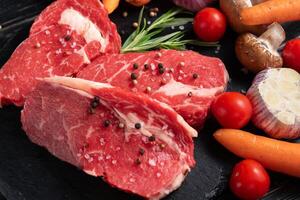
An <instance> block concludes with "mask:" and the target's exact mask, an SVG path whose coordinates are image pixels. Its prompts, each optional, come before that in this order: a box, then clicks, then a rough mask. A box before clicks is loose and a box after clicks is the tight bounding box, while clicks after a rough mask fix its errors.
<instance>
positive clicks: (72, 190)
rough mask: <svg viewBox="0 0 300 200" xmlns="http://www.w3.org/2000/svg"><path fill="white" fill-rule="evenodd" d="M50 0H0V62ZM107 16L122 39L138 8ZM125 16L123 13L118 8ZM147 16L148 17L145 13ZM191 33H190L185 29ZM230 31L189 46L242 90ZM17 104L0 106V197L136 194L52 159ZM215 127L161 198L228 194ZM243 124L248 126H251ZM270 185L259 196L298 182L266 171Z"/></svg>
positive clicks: (43, 199)
mask: <svg viewBox="0 0 300 200" xmlns="http://www.w3.org/2000/svg"><path fill="white" fill-rule="evenodd" d="M49 3H51V0H22V1H20V0H0V25H1V26H2V29H0V66H2V65H3V64H4V63H5V62H6V61H7V59H8V58H9V56H10V55H11V53H12V52H13V50H14V49H15V48H16V47H17V45H18V44H19V43H20V42H22V41H23V40H24V39H25V38H26V37H27V35H28V31H29V28H30V25H31V24H32V21H33V19H34V17H35V16H36V15H37V14H38V13H39V12H40V11H41V10H42V9H43V8H45V7H46V6H47V5H49ZM170 5H171V4H170V2H169V1H163V3H162V1H159V0H153V2H152V3H151V4H150V5H149V6H148V7H147V8H149V7H153V6H158V7H159V8H160V10H161V11H165V10H167V9H168V8H169V7H170ZM121 7H122V9H118V10H117V11H116V12H115V13H114V14H112V15H111V18H112V20H113V21H114V22H115V23H116V24H117V25H118V29H119V33H120V34H121V36H122V38H123V40H124V39H125V38H126V37H127V36H128V34H129V33H130V32H132V31H133V29H132V27H131V24H132V22H133V21H135V20H136V19H137V16H138V12H139V9H136V8H132V7H129V6H128V5H125V4H124V5H122V6H121ZM125 10H126V11H128V12H129V17H128V18H123V17H122V11H125ZM150 20H153V19H152V18H150ZM285 28H286V30H288V38H293V37H295V36H297V35H298V34H300V23H291V24H288V25H285ZM189 35H190V36H191V37H193V34H192V32H191V33H189ZM235 38H236V35H235V34H234V33H233V32H232V31H231V30H228V31H227V32H226V35H225V38H224V39H223V40H222V41H221V45H222V47H221V49H220V51H216V49H215V48H193V47H190V48H191V49H193V50H196V51H199V52H200V53H203V54H206V55H211V56H217V57H220V58H221V59H222V60H223V61H224V63H225V64H226V66H227V69H228V71H229V73H230V77H231V82H230V85H229V88H228V89H229V90H236V91H242V90H243V91H245V90H246V89H247V88H248V87H249V86H250V83H251V80H252V78H253V75H251V74H248V75H245V74H243V72H242V71H241V70H240V69H241V67H240V64H239V63H238V61H237V60H236V58H235V56H234V51H233V44H234V40H235ZM19 117H20V109H19V108H15V107H13V106H9V107H5V108H3V109H0V200H2V199H3V200H5V199H7V200H48V199H49V200H63V199H65V200H96V199H97V200H99V199H114V200H129V199H130V200H134V199H139V198H138V197H136V196H132V195H129V194H126V193H124V192H122V191H119V190H117V189H114V188H111V187H110V186H108V185H107V184H106V183H104V182H103V181H102V180H100V179H99V178H94V177H91V176H89V175H86V174H84V173H83V172H81V171H80V170H78V169H76V168H75V167H73V166H71V165H69V164H67V163H65V162H62V161H60V160H58V159H57V158H55V157H53V156H52V155H51V154H49V153H48V152H47V151H46V150H45V149H42V148H40V147H38V146H36V145H34V144H32V143H31V142H30V141H29V140H28V139H27V137H26V135H25V134H24V132H23V131H22V129H21V124H20V120H19ZM217 128H218V125H217V123H216V122H215V121H214V120H213V119H209V120H208V122H207V123H206V126H205V128H204V129H203V130H202V131H201V133H200V135H199V138H197V139H196V140H195V156H196V160H197V166H196V168H195V169H193V170H192V172H191V173H190V175H189V176H188V177H187V179H186V181H185V182H184V184H183V186H182V187H181V188H180V189H179V190H177V191H176V192H174V193H172V194H171V195H169V196H168V197H167V198H166V199H167V200H181V199H197V200H202V199H234V197H233V196H232V195H231V194H230V192H229V190H228V188H227V179H228V176H229V175H230V171H231V168H232V166H233V165H234V163H236V162H237V161H238V160H239V158H237V157H234V156H233V155H232V154H230V153H229V152H227V151H226V150H225V149H224V148H223V147H221V146H220V145H219V144H217V143H216V142H215V141H214V140H213V138H212V136H211V135H212V133H213V131H214V130H216V129H217ZM247 129H250V130H251V129H253V127H252V126H249V127H247ZM272 184H273V185H272V190H271V192H270V193H269V195H267V196H266V197H265V199H266V200H271V199H289V200H292V199H300V196H299V195H298V194H299V192H298V190H299V186H300V181H299V180H297V179H293V178H291V177H287V176H283V175H278V174H272Z"/></svg>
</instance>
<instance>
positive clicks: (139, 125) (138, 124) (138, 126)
mask: <svg viewBox="0 0 300 200" xmlns="http://www.w3.org/2000/svg"><path fill="white" fill-rule="evenodd" d="M134 127H135V128H136V129H140V128H141V127H142V125H141V123H136V124H135V125H134Z"/></svg>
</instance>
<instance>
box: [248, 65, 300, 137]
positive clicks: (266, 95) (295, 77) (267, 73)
mask: <svg viewBox="0 0 300 200" xmlns="http://www.w3.org/2000/svg"><path fill="white" fill-rule="evenodd" d="M247 97H248V98H249V100H250V101H251V103H252V106H253V117H252V121H253V123H254V125H255V126H257V127H258V128H260V129H262V130H264V131H265V132H266V133H267V134H269V135H270V136H271V137H273V138H285V139H293V138H298V137H300V74H299V73H298V72H296V71H295V70H293V69H289V68H278V69H266V70H264V71H261V72H260V73H259V74H257V76H256V77H255V79H254V82H253V84H252V86H251V87H250V89H249V90H248V92H247Z"/></svg>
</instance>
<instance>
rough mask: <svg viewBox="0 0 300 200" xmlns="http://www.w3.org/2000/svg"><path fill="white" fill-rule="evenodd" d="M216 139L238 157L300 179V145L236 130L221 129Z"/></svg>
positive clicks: (217, 132) (215, 134)
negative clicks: (254, 161)
mask: <svg viewBox="0 0 300 200" xmlns="http://www.w3.org/2000/svg"><path fill="white" fill-rule="evenodd" d="M214 137H215V139H216V140H217V141H218V142H219V143H221V144H222V145H223V146H224V147H225V148H227V149H228V150H229V151H231V152H232V153H234V154H236V155H237V156H240V157H242V158H246V159H253V160H256V161H258V162H260V163H261V164H262V165H263V166H265V167H266V168H268V169H271V170H274V171H277V172H281V173H284V174H288V175H291V176H296V177H300V144H297V143H289V142H284V141H280V140H276V139H271V138H267V137H263V136H257V135H254V134H251V133H248V132H245V131H241V130H236V129H220V130H218V131H216V132H215V133H214Z"/></svg>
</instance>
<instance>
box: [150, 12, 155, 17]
mask: <svg viewBox="0 0 300 200" xmlns="http://www.w3.org/2000/svg"><path fill="white" fill-rule="evenodd" d="M149 16H150V17H156V16H157V13H156V12H153V11H151V12H150V13H149Z"/></svg>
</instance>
